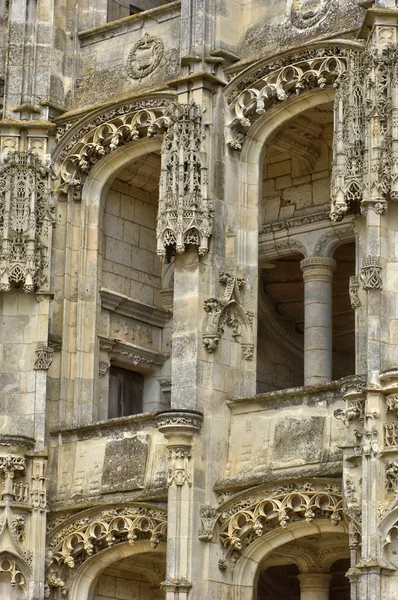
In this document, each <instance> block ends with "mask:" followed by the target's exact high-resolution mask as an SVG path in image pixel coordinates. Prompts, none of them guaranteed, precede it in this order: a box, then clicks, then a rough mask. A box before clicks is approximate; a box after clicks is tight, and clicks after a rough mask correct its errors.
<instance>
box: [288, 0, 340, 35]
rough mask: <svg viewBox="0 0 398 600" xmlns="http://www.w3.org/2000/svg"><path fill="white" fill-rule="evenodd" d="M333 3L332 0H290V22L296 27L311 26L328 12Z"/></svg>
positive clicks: (305, 27) (304, 27)
mask: <svg viewBox="0 0 398 600" xmlns="http://www.w3.org/2000/svg"><path fill="white" fill-rule="evenodd" d="M334 4H335V2H334V0H292V3H291V20H292V24H293V25H294V26H295V27H297V28H298V29H307V27H313V26H314V25H316V24H317V23H318V22H319V21H320V20H321V19H323V18H324V17H325V16H326V15H327V13H328V12H330V9H331V8H333V6H334Z"/></svg>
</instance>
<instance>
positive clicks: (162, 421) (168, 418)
mask: <svg viewBox="0 0 398 600" xmlns="http://www.w3.org/2000/svg"><path fill="white" fill-rule="evenodd" d="M202 421H203V414H202V413H201V412H199V411H197V410H167V411H162V412H160V413H158V414H157V415H156V423H157V426H158V429H159V431H160V432H161V433H163V435H164V436H165V437H166V438H167V439H168V440H169V441H172V440H173V441H174V442H176V443H177V442H178V443H180V444H181V440H182V439H187V440H191V439H192V437H193V435H194V433H199V431H200V428H201V426H202ZM179 440H180V441H179Z"/></svg>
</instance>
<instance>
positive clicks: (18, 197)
mask: <svg viewBox="0 0 398 600" xmlns="http://www.w3.org/2000/svg"><path fill="white" fill-rule="evenodd" d="M53 224H54V207H53V202H52V196H51V173H50V168H49V167H48V165H44V164H43V163H42V161H41V159H40V157H39V156H38V155H36V154H33V153H31V152H10V153H9V154H8V155H7V156H6V157H5V158H4V160H3V164H2V165H1V166H0V292H8V291H9V290H10V289H11V284H15V285H18V286H19V285H21V286H22V288H23V290H24V292H26V293H32V292H34V291H37V290H40V291H43V290H45V289H47V287H48V283H49V268H50V247H51V230H52V225H53Z"/></svg>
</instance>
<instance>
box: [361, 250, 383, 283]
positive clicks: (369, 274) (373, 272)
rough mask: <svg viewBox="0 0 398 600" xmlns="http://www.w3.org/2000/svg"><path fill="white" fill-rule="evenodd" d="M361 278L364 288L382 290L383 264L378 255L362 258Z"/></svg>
mask: <svg viewBox="0 0 398 600" xmlns="http://www.w3.org/2000/svg"><path fill="white" fill-rule="evenodd" d="M360 280H361V283H362V287H363V289H364V290H381V289H382V288H383V282H382V279H381V264H380V258H379V257H378V256H367V257H364V258H362V264H361V274H360Z"/></svg>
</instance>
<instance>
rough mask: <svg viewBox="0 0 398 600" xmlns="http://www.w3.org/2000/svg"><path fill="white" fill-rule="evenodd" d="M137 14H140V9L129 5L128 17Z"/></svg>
mask: <svg viewBox="0 0 398 600" xmlns="http://www.w3.org/2000/svg"><path fill="white" fill-rule="evenodd" d="M139 12H142V8H138V6H134V4H130V15H136V14H137V13H139Z"/></svg>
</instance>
